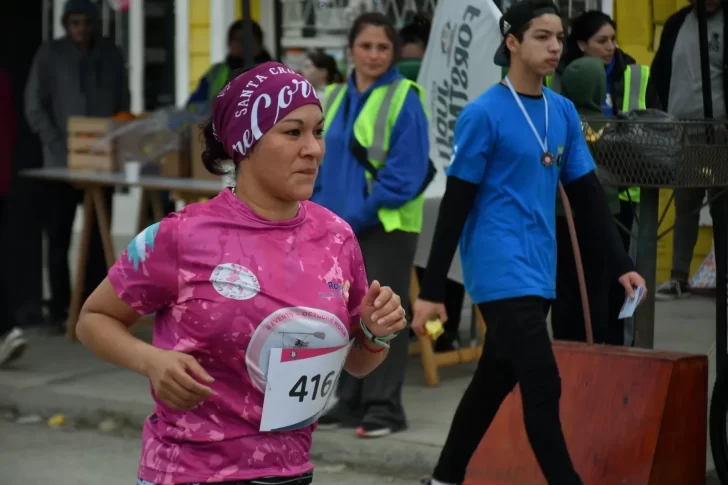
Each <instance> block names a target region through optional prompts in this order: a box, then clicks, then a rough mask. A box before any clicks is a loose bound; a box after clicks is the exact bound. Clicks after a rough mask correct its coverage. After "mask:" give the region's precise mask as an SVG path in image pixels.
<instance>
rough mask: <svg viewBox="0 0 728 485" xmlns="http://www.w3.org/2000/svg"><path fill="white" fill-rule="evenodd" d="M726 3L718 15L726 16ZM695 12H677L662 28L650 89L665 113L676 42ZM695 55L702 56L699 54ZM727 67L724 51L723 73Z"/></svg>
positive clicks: (726, 84) (726, 31)
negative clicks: (686, 20) (687, 18)
mask: <svg viewBox="0 0 728 485" xmlns="http://www.w3.org/2000/svg"><path fill="white" fill-rule="evenodd" d="M725 6H726V5H725V3H724V9H723V11H721V12H719V13H718V15H725ZM692 10H693V7H685V8H683V9H682V10H679V11H677V12H675V13H674V14H673V15H672V16H671V17H670V18H669V19H667V22H665V25H664V27H663V28H662V35H661V36H660V47H659V48H658V49H657V52H656V53H655V58H654V59H653V60H652V68H651V73H650V81H649V84H648V89H650V87H651V88H652V90H653V91H654V92H655V93H657V97H658V100H659V102H660V108H661V109H662V110H663V111H667V106H668V103H669V102H670V100H669V97H670V77H671V76H672V53H673V51H674V50H675V42H676V41H677V34H678V33H679V32H680V28H681V27H682V25H683V23H684V22H685V18H686V17H687V16H688V14H689V13H690V12H691V11H692ZM723 39H728V22H723ZM695 55H696V56H697V55H700V54H699V53H698V52H696V53H695ZM726 67H728V49H723V72H724V73H725V71H726ZM723 92H725V93H728V76H725V75H724V76H723ZM725 103H726V113H728V96H725Z"/></svg>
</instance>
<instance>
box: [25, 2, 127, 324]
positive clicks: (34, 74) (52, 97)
mask: <svg viewBox="0 0 728 485" xmlns="http://www.w3.org/2000/svg"><path fill="white" fill-rule="evenodd" d="M62 22H63V26H64V27H65V29H66V35H65V36H64V37H61V38H59V39H53V40H49V41H47V42H45V43H43V44H42V45H41V47H40V48H39V49H38V52H37V53H36V55H35V58H34V59H33V64H32V66H31V71H30V75H29V77H28V83H27V85H26V87H25V115H26V118H27V120H28V124H29V125H30V127H31V129H32V130H33V131H34V132H36V133H37V134H38V136H39V137H40V140H41V143H42V144H43V165H44V166H45V167H65V166H66V165H67V146H66V139H67V131H66V126H67V123H68V119H69V118H70V117H71V116H98V117H107V116H113V115H114V114H116V113H119V112H123V111H128V110H129V86H128V82H127V72H126V63H125V61H124V55H123V54H122V52H121V49H119V47H117V46H116V44H114V42H113V40H111V39H108V38H105V37H102V36H101V35H99V33H100V29H99V15H98V11H97V9H96V7H95V6H94V4H93V3H91V1H89V0H68V1H67V2H66V4H65V6H64V9H63V16H62ZM112 193H113V191H112V190H108V191H107V192H106V204H107V206H106V207H107V210H108V211H109V214H110V213H111V200H112V197H111V196H112ZM46 197H47V199H48V200H49V201H51V203H50V204H48V207H47V209H46V216H47V218H46V221H45V231H46V238H47V242H48V274H49V283H50V290H51V302H50V307H49V311H50V318H51V321H52V322H53V323H54V327H55V329H56V330H59V331H62V329H63V325H64V324H65V321H66V318H67V313H68V303H69V301H70V297H71V278H70V272H69V267H68V250H69V247H70V244H71V231H72V228H73V220H74V218H75V217H76V206H77V205H78V204H79V203H80V202H81V201H82V200H83V192H82V191H81V190H79V189H76V188H75V187H73V186H71V185H70V184H67V183H59V182H52V183H48V185H47V188H46ZM106 271H107V268H106V262H105V259H104V254H103V246H102V243H101V235H100V233H99V232H98V230H94V231H93V232H92V236H91V243H90V246H89V254H88V266H87V271H86V278H85V286H86V289H87V291H86V293H87V294H86V296H88V295H90V294H91V292H92V291H93V289H94V288H96V286H98V284H99V283H101V281H103V279H104V278H105V277H106ZM39 277H40V276H39Z"/></svg>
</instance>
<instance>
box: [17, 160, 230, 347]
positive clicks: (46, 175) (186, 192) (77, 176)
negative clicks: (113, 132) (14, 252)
mask: <svg viewBox="0 0 728 485" xmlns="http://www.w3.org/2000/svg"><path fill="white" fill-rule="evenodd" d="M21 175H23V176H25V177H30V178H35V179H40V180H47V181H56V182H64V183H67V184H71V185H73V186H75V187H78V188H79V189H82V190H83V191H84V197H83V225H82V230H81V241H80V245H79V253H78V262H77V264H76V279H75V281H74V283H73V287H72V291H71V301H70V303H69V313H68V323H67V326H66V338H67V339H68V340H69V341H71V342H73V341H74V340H75V339H76V323H77V322H78V315H79V313H80V312H81V305H82V304H83V289H84V284H85V278H86V265H87V264H88V249H89V248H88V246H89V243H90V240H91V231H92V230H93V225H94V215H95V219H96V223H97V224H98V226H99V232H100V234H101V242H102V244H103V250H104V258H105V260H106V265H107V267H108V268H111V266H112V265H113V264H114V262H115V261H116V253H115V252H114V245H113V242H112V238H111V221H110V218H109V213H108V211H107V208H106V201H105V200H104V189H106V188H109V187H130V188H131V187H138V188H140V189H142V204H141V206H140V214H143V213H144V212H143V211H145V210H146V209H147V206H148V205H149V206H151V208H152V214H153V216H154V219H155V220H161V219H162V218H163V217H164V216H165V214H164V211H163V209H162V200H161V197H160V194H161V193H162V192H175V193H177V194H179V196H180V198H182V199H184V200H192V199H194V198H201V197H212V196H215V195H217V194H218V193H219V192H220V191H221V190H222V189H223V185H222V182H221V181H215V180H197V179H186V178H176V177H157V176H145V175H140V176H139V177H137V178H134V179H131V178H128V177H127V176H126V174H124V173H121V172H113V173H104V172H85V171H79V170H70V169H68V168H40V169H32V170H24V171H22V172H21ZM139 220H140V221H143V220H144V217H140V218H139ZM138 229H139V231H141V230H142V229H143V227H140V228H138Z"/></svg>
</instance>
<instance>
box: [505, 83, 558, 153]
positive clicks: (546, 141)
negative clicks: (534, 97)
mask: <svg viewBox="0 0 728 485" xmlns="http://www.w3.org/2000/svg"><path fill="white" fill-rule="evenodd" d="M505 82H506V85H507V86H508V89H510V90H511V94H512V95H513V99H515V100H516V103H518V107H519V108H521V113H522V114H523V117H524V118H526V121H527V122H528V125H529V126H530V127H531V131H532V132H533V135H534V136H535V137H536V140H538V144H539V145H541V149H542V150H543V154H542V155H541V164H542V165H543V166H544V167H551V166H552V165H553V164H554V156H553V155H552V154H551V153H550V152H549V102H548V100H547V99H546V95H545V94H544V95H543V104H544V114H545V117H546V123H545V124H546V134H545V135H544V137H543V140H542V139H541V135H539V134H538V130H536V127H535V126H534V124H533V121H531V117H530V116H528V111H526V108H525V107H524V106H523V103H522V102H521V98H520V97H519V96H518V93H517V92H516V90H515V89H513V84H511V80H510V79H508V76H506V78H505Z"/></svg>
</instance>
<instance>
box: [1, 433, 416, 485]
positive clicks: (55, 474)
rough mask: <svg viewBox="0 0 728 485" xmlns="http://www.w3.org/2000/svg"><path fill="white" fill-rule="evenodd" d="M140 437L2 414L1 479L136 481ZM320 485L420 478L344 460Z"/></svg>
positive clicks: (55, 484) (89, 483)
mask: <svg viewBox="0 0 728 485" xmlns="http://www.w3.org/2000/svg"><path fill="white" fill-rule="evenodd" d="M139 446H140V444H139V438H138V437H136V436H134V437H129V438H120V437H116V436H107V435H103V434H100V433H98V432H95V431H63V430H55V429H51V428H48V427H47V426H45V425H43V424H15V423H10V422H7V421H4V420H0V450H2V452H0V483H1V484H2V485H46V484H47V485H51V484H52V485H99V484H103V485H132V484H135V483H136V479H135V477H136V469H137V464H138V460H139ZM315 483H316V485H334V484H337V485H338V484H341V483H346V484H348V485H375V484H377V485H380V484H392V485H404V484H407V483H409V484H412V483H416V482H415V481H412V480H409V481H404V480H397V479H393V478H390V477H382V476H376V475H365V474H362V473H357V472H354V471H352V470H349V469H347V468H345V467H344V466H343V465H321V466H318V467H317V468H316V481H315Z"/></svg>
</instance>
